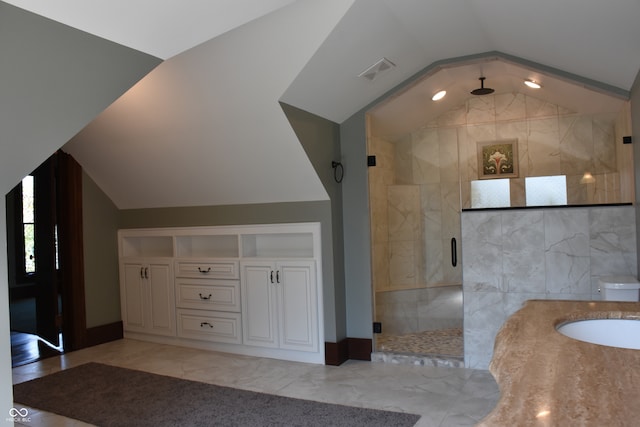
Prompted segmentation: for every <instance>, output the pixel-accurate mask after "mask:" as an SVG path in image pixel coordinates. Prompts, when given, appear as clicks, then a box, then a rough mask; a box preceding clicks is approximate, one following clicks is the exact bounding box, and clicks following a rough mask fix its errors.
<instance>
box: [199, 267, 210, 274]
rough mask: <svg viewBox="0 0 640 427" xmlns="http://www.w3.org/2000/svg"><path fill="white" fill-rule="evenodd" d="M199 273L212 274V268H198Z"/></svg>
mask: <svg viewBox="0 0 640 427" xmlns="http://www.w3.org/2000/svg"><path fill="white" fill-rule="evenodd" d="M198 271H199V272H200V273H202V274H207V273H209V272H211V267H209V268H207V269H206V270H203V269H201V268H200V267H198Z"/></svg>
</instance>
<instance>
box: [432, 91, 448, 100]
mask: <svg viewBox="0 0 640 427" xmlns="http://www.w3.org/2000/svg"><path fill="white" fill-rule="evenodd" d="M446 94H447V91H446V90H441V91H440V92H437V93H436V94H435V95H433V96H432V97H431V100H432V101H439V100H441V99H442V98H444V96H445V95H446Z"/></svg>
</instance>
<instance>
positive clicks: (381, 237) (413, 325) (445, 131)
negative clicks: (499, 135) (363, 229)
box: [367, 118, 463, 358]
mask: <svg viewBox="0 0 640 427" xmlns="http://www.w3.org/2000/svg"><path fill="white" fill-rule="evenodd" d="M369 120H372V118H369ZM369 129H372V127H371V126H369ZM458 129H459V128H457V127H455V126H452V127H446V126H445V127H442V126H437V125H434V126H428V125H427V126H425V127H423V128H421V129H418V130H416V131H413V132H409V133H407V134H406V135H403V136H401V137H399V138H395V139H393V140H389V139H386V138H384V137H382V136H380V135H375V134H372V133H371V132H369V135H368V141H367V151H368V155H369V156H375V163H376V165H375V166H373V167H370V168H369V202H370V218H371V236H372V279H373V288H374V289H373V291H374V303H375V306H374V307H375V308H374V316H375V322H379V323H380V324H381V327H382V329H381V333H380V334H375V335H374V347H375V348H374V351H376V352H389V353H400V354H413V355H425V356H446V357H454V358H462V355H463V349H462V342H463V341H462V326H463V308H462V268H461V260H460V256H461V254H460V250H459V248H460V244H459V242H460V204H461V203H460V176H459V166H458V164H459V161H458V138H459V135H458V133H459V130H458Z"/></svg>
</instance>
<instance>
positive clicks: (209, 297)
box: [198, 294, 211, 300]
mask: <svg viewBox="0 0 640 427" xmlns="http://www.w3.org/2000/svg"><path fill="white" fill-rule="evenodd" d="M198 295H200V299H203V300H208V299H211V294H209V296H208V297H205V296H204V295H202V294H198Z"/></svg>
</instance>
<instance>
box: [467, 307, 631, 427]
mask: <svg viewBox="0 0 640 427" xmlns="http://www.w3.org/2000/svg"><path fill="white" fill-rule="evenodd" d="M601 318H616V319H619V318H627V319H638V320H640V303H636V302H605V301H553V300H531V301H528V302H526V303H525V305H524V306H523V308H522V309H520V310H519V311H518V312H516V313H515V314H513V315H512V316H511V317H510V318H509V319H508V320H507V321H506V322H505V324H504V325H503V326H502V328H501V329H500V332H499V333H498V335H497V337H496V341H495V347H494V353H493V359H492V361H491V365H490V368H489V370H490V371H491V373H492V374H493V376H494V377H495V379H496V381H497V383H498V386H499V387H500V400H499V401H498V404H497V405H496V407H495V408H494V409H493V411H491V412H490V413H489V415H487V417H485V418H484V419H483V420H482V421H481V422H480V424H478V425H480V426H487V427H488V426H491V427H495V426H505V427H506V426H508V427H513V426H519V427H520V426H562V427H566V426H609V427H611V426H634V425H639V423H640V404H638V393H640V350H628V349H622V348H614V347H605V346H601V345H596V344H590V343H586V342H581V341H577V340H573V339H571V338H568V337H566V336H564V335H562V334H560V333H559V332H557V331H556V326H557V325H559V324H561V323H563V322H566V321H570V320H579V319H601Z"/></svg>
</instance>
